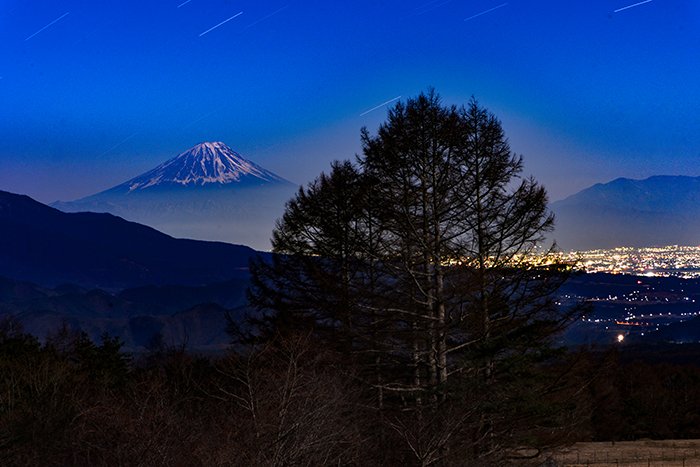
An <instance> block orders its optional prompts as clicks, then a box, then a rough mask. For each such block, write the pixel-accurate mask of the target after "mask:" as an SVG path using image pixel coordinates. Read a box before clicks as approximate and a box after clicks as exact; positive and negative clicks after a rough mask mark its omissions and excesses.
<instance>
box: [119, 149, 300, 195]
mask: <svg viewBox="0 0 700 467" xmlns="http://www.w3.org/2000/svg"><path fill="white" fill-rule="evenodd" d="M228 183H239V184H266V183H289V182H287V181H286V180H285V179H283V178H282V177H280V176H278V175H275V174H274V173H272V172H270V171H269V170H266V169H264V168H262V167H260V166H259V165H257V164H255V163H254V162H251V161H249V160H248V159H245V158H243V157H242V156H241V155H240V154H238V153H237V152H235V151H234V150H232V149H231V148H230V147H228V146H227V145H226V144H224V143H222V142H213V143H208V142H207V143H200V144H198V145H196V146H194V147H192V148H190V149H188V150H187V151H185V152H183V153H181V154H179V155H178V156H177V157H174V158H172V159H170V160H168V161H166V162H164V163H162V164H161V165H159V166H158V167H156V168H155V169H153V170H150V171H148V172H146V173H144V174H142V175H139V176H138V177H135V178H133V179H131V180H129V181H127V182H125V183H123V184H121V185H119V186H117V187H115V188H114V189H113V190H115V191H123V190H124V189H125V188H126V190H127V191H128V192H133V191H138V190H145V189H148V188H151V187H156V186H165V185H182V186H205V185H208V184H219V185H225V184H228Z"/></svg>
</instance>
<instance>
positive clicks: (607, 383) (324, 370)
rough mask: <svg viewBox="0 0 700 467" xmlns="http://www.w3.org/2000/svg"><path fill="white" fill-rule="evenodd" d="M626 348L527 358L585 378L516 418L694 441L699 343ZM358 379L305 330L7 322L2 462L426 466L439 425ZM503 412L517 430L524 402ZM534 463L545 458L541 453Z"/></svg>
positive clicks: (456, 461)
mask: <svg viewBox="0 0 700 467" xmlns="http://www.w3.org/2000/svg"><path fill="white" fill-rule="evenodd" d="M631 356H632V354H629V355H627V356H624V355H623V356H622V357H621V355H620V353H619V352H618V351H617V350H609V351H605V352H591V351H577V352H575V353H569V354H567V355H566V356H561V358H560V360H559V363H558V364H557V365H556V367H548V366H545V367H541V368H532V369H531V370H532V371H533V372H537V373H539V374H540V375H541V376H543V377H546V376H547V375H552V374H555V373H557V372H560V370H562V369H563V368H567V369H568V370H569V371H568V373H567V374H569V377H570V378H573V379H574V380H576V381H577V382H578V383H579V384H576V385H569V386H568V388H567V389H566V390H565V391H562V392H559V393H558V394H557V395H550V396H548V395H546V394H544V395H543V397H542V399H541V400H540V401H539V405H540V406H541V409H542V410H544V408H546V407H547V406H560V407H561V406H562V404H563V403H564V402H565V404H564V405H565V406H566V413H568V415H569V417H570V420H569V421H568V423H567V425H566V429H565V430H561V431H558V432H556V433H552V432H551V427H544V426H530V425H525V426H520V427H519V428H520V429H522V430H525V431H529V432H530V435H531V436H532V439H535V438H538V437H539V438H540V439H549V442H550V443H554V444H556V445H563V444H567V443H571V442H574V441H587V440H598V441H620V440H634V439H640V438H653V439H667V438H674V439H681V438H698V437H700V423H699V422H700V420H698V417H699V416H700V415H699V414H700V407H699V406H700V367H699V366H698V365H697V363H695V362H697V361H698V360H697V357H698V349H697V348H695V349H693V350H692V352H689V353H688V354H687V355H686V356H690V357H692V358H693V359H694V360H695V362H685V363H674V362H668V361H662V362H651V363H648V362H641V361H639V360H638V359H637V358H634V359H632V358H631ZM356 376H357V368H355V367H353V366H352V365H351V364H350V363H349V362H348V360H347V359H345V358H343V357H342V356H341V355H339V354H338V353H335V352H329V351H328V350H327V349H324V348H323V347H322V346H321V345H319V344H318V343H315V342H314V341H313V340H312V339H310V337H309V336H294V337H292V336H288V337H287V338H284V339H282V338H277V339H276V340H274V341H270V342H268V344H267V345H265V346H262V347H259V348H257V349H255V350H254V351H250V352H245V353H241V352H238V351H231V352H230V353H228V354H226V355H223V356H218V357H209V358H206V357H202V356H196V355H189V354H187V353H186V352H184V351H183V350H182V349H179V348H169V349H168V348H163V347H157V348H153V349H151V351H149V352H148V353H146V354H144V355H140V356H130V355H127V354H125V353H122V352H121V351H120V345H119V341H118V340H117V339H113V338H109V337H107V336H105V339H104V340H103V342H101V343H100V344H95V343H93V342H91V341H90V340H88V339H87V338H86V337H85V335H84V334H81V333H79V332H71V331H69V330H63V331H61V332H58V333H56V334H55V335H54V336H51V337H50V338H49V339H48V340H47V342H46V343H45V344H43V345H40V344H39V343H38V341H37V340H36V338H34V337H33V336H30V335H27V334H24V333H22V332H21V329H19V328H17V326H16V324H15V323H13V322H11V321H5V322H4V323H3V324H2V327H1V329H0V463H2V465H46V466H50V465H193V466H195V465H326V464H336V465H337V464H344V465H347V464H354V465H381V464H384V465H420V463H419V462H418V461H417V460H416V459H415V454H414V453H413V451H412V449H413V448H412V446H411V442H415V441H416V440H418V439H419V438H418V437H419V436H424V437H426V436H437V435H439V433H434V432H431V430H433V429H438V428H439V425H433V424H432V423H431V422H432V421H433V420H427V421H426V422H425V423H424V424H422V425H421V426H420V427H410V426H407V425H404V424H405V423H408V419H407V418H404V417H405V416H404V417H402V414H401V411H398V412H395V413H392V412H389V413H384V414H383V418H381V417H379V416H378V414H377V411H376V410H375V409H374V408H373V407H371V406H369V405H368V404H367V402H368V401H367V399H366V395H364V394H363V393H364V392H365V391H364V388H363V385H362V383H361V382H360V381H359V380H358V379H357V377H356ZM462 397H464V398H470V397H472V394H470V393H464V394H462ZM509 415H510V416H511V417H513V423H514V424H515V426H514V428H517V424H518V423H519V422H518V421H517V419H518V412H517V410H516V411H514V412H512V413H510V414H509ZM433 416H434V415H433ZM448 416H449V415H448V414H445V417H448ZM411 429H413V430H415V433H414V434H411V435H409V433H408V432H409V430H411ZM463 442H464V440H463ZM531 453H532V452H531V451H518V450H512V451H510V452H509V454H510V459H500V460H499V461H498V462H496V461H494V460H493V459H491V460H489V459H482V460H481V461H479V462H475V461H474V459H473V458H470V457H469V455H468V453H465V452H464V451H462V450H456V451H455V452H452V453H450V454H449V455H448V456H447V458H445V459H443V460H442V462H444V463H446V464H448V465H475V464H481V465H488V464H496V463H500V464H502V463H505V462H513V463H515V464H517V465H526V464H527V462H528V460H527V459H525V458H523V454H531ZM530 462H532V463H533V464H539V463H541V462H542V456H540V457H539V458H538V459H533V460H531V461H530Z"/></svg>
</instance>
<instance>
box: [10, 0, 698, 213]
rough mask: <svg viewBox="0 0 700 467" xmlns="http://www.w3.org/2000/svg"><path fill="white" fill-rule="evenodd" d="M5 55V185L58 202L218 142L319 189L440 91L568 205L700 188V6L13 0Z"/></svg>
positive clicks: (524, 0) (666, 2)
mask: <svg viewBox="0 0 700 467" xmlns="http://www.w3.org/2000/svg"><path fill="white" fill-rule="evenodd" d="M635 3H639V4H638V5H636V6H632V7H630V8H626V9H623V8H624V7H626V6H631V5H633V4H635ZM616 10H618V11H616ZM241 12H242V13H241ZM239 13H241V14H239ZM222 23H223V24H222ZM217 25H218V26H217ZM0 57H1V58H2V60H0V189H2V190H8V191H13V192H17V193H24V194H29V195H30V196H33V197H35V198H36V199H38V200H40V201H44V202H52V201H55V200H57V199H61V200H70V199H74V198H77V197H81V196H85V195H89V194H92V193H94V192H96V191H101V190H103V189H106V188H109V187H111V186H113V185H116V184H118V183H121V182H123V181H124V180H126V179H128V178H131V177H133V176H135V175H138V174H139V173H141V172H143V171H145V170H148V169H150V168H152V167H153V166H155V165H157V164H159V163H160V162H162V161H164V160H166V159H168V158H170V157H174V156H175V155H177V154H178V153H180V152H182V151H184V150H186V149H188V148H189V147H191V146H193V145H194V144H196V143H199V142H202V141H224V142H225V143H227V144H228V145H229V146H231V147H232V148H234V149H235V150H237V151H238V152H240V153H241V154H242V155H243V156H245V157H248V158H250V159H252V160H254V161H255V162H257V163H259V164H261V165H263V166H264V167H266V168H268V169H270V170H272V171H274V172H276V173H278V174H279V175H281V176H283V177H285V178H287V179H289V180H292V181H294V182H296V183H306V182H307V181H309V180H310V179H312V178H313V177H315V176H316V175H317V174H318V173H319V172H320V171H321V170H325V169H327V168H328V165H329V162H330V161H331V160H333V159H340V158H351V157H353V156H354V154H355V153H357V152H358V151H359V150H360V143H359V134H360V128H361V127H362V126H367V127H368V128H369V129H370V130H371V131H374V130H375V129H376V128H377V126H378V125H379V123H380V122H381V121H382V120H384V118H385V116H386V106H381V107H378V108H375V107H377V106H380V105H381V104H383V103H385V102H387V101H390V100H392V99H394V98H396V97H399V96H402V98H403V99H405V98H407V97H411V96H415V95H417V94H418V93H419V92H421V91H424V90H426V89H428V88H429V87H430V86H432V87H434V88H435V89H436V90H437V91H438V92H439V93H440V94H441V95H442V97H443V99H444V102H445V103H458V104H460V103H465V102H466V101H467V100H468V99H469V98H470V97H471V96H472V95H473V96H474V97H476V98H477V100H479V102H480V103H481V104H482V105H484V106H486V107H488V108H489V109H490V110H492V111H493V112H494V113H496V115H497V116H498V117H499V118H500V119H501V120H502V122H503V125H504V128H505V131H506V134H507V135H508V137H509V139H510V141H511V146H512V148H513V150H515V151H516V152H518V153H521V154H523V156H524V159H525V169H526V170H525V171H526V173H527V174H532V175H534V176H535V177H536V178H537V179H538V180H540V181H541V182H543V183H544V185H545V186H546V187H547V188H548V190H549V192H550V195H551V196H550V197H551V199H552V200H556V199H560V198H562V197H565V196H567V195H569V194H572V193H574V192H576V191H578V190H580V189H582V188H585V187H586V186H588V185H591V184H593V183H596V182H605V181H609V180H611V179H613V178H616V177H621V176H624V177H633V178H642V177H647V176H650V175H654V174H685V175H695V176H697V175H700V164H699V163H698V162H699V161H700V58H699V57H700V2H698V1H697V0H686V1H684V0H647V1H643V2H640V1H638V0H604V1H603V0H571V1H568V0H567V1H562V0H557V1H548V0H543V1H531V0H530V1H528V0H510V1H508V2H504V1H502V0H495V1H491V0H489V1H485V0H469V1H464V0H462V1H460V0H452V1H450V0H434V1H405V0H402V1H393V0H391V1H362V0H359V1H358V0H353V1H330V0H328V1H321V0H319V1H287V0H283V1H269V2H268V1H255V2H253V1H227V0H189V1H186V0H174V1H148V0H145V1H144V0H142V1H133V0H125V1H118V2H105V1H95V0H83V1H77V0H76V1H65V0H50V1H34V0H17V1H15V0H0ZM388 105H391V104H388ZM373 108H374V110H372V109H373Z"/></svg>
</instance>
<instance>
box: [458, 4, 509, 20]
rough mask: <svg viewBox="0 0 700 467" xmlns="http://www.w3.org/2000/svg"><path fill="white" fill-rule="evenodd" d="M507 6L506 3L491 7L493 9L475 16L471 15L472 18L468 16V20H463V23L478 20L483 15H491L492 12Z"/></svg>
mask: <svg viewBox="0 0 700 467" xmlns="http://www.w3.org/2000/svg"><path fill="white" fill-rule="evenodd" d="M507 5H508V3H507V2H506V3H501V4H500V5H496V6H495V7H493V8H489V9H488V10H484V11H482V12H481V13H477V14H475V15H472V16H470V17H469V18H464V21H469V20H472V19H474V18H478V17H479V16H482V15H485V14H486V13H491V12H492V11H494V10H498V9H499V8H503V7H504V6H507Z"/></svg>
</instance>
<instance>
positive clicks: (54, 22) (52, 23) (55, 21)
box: [25, 11, 70, 41]
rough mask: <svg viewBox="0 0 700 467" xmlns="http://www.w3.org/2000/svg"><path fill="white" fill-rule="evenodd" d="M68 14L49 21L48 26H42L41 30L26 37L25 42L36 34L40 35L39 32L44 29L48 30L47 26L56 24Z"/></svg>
mask: <svg viewBox="0 0 700 467" xmlns="http://www.w3.org/2000/svg"><path fill="white" fill-rule="evenodd" d="M68 13H70V11H69V12H66V13H64V14H62V15H61V16H59V17H58V18H56V19H55V20H53V21H51V22H50V23H49V24H47V25H46V26H44V27H43V28H41V29H39V30H38V31H37V32H35V33H34V34H32V35H31V36H29V37H27V38H26V39H25V41H28V40H29V39H31V38H32V37H34V36H36V35H37V34H39V33H40V32H41V31H43V30H44V29H46V28H48V27H49V26H51V25H54V24H56V23H58V22H59V21H61V20H62V19H63V18H65V17H66V16H68Z"/></svg>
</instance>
